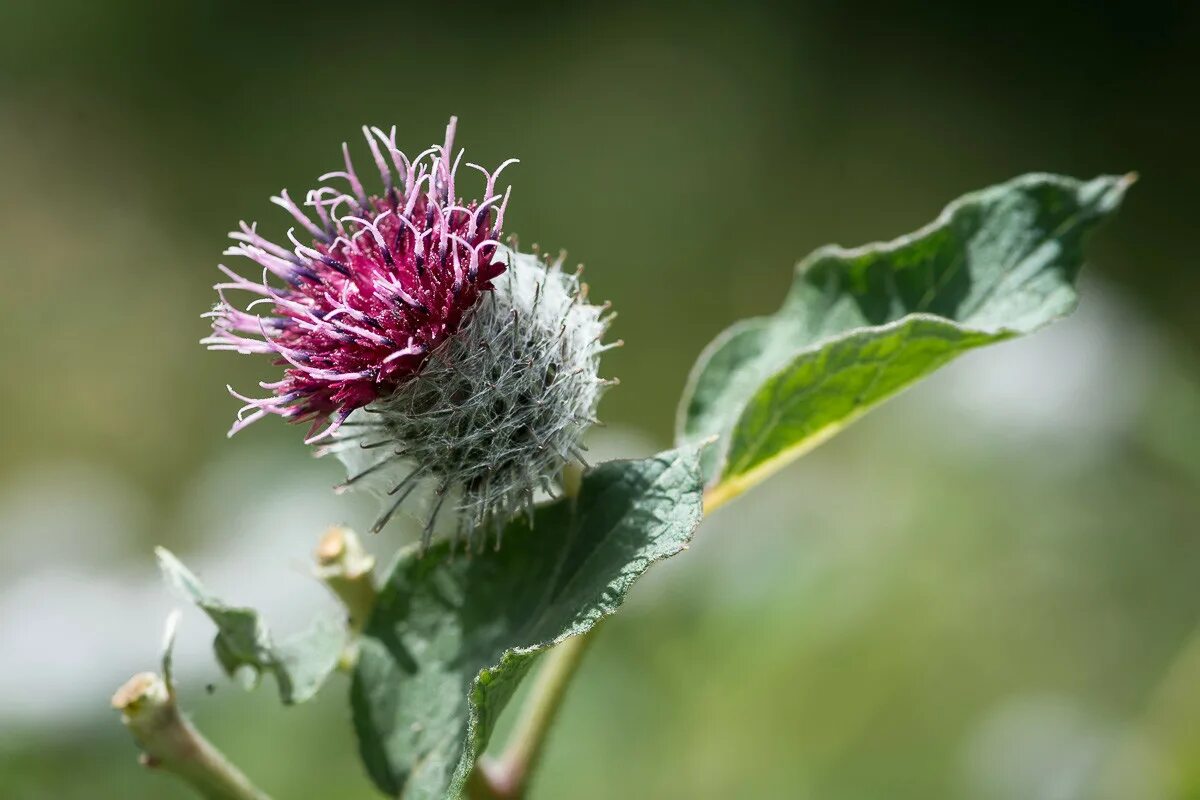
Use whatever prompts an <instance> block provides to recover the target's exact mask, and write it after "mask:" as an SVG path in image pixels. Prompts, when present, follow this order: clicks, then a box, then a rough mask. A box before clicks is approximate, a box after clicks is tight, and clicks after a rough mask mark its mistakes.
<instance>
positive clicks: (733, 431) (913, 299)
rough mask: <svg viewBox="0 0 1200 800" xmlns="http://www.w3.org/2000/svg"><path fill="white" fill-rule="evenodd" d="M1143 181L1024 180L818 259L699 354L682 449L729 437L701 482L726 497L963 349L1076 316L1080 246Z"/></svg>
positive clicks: (684, 411)
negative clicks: (774, 303)
mask: <svg viewBox="0 0 1200 800" xmlns="http://www.w3.org/2000/svg"><path fill="white" fill-rule="evenodd" d="M1131 182H1132V176H1129V177H1112V176H1105V177H1100V178H1096V179H1095V180H1091V181H1087V182H1083V181H1078V180H1075V179H1073V178H1067V177H1061V176H1056V175H1025V176H1023V177H1020V178H1017V179H1015V180H1013V181H1010V182H1008V183H1005V184H1001V185H999V186H993V187H991V188H989V189H984V190H983V191H980V192H976V193H973V194H969V195H966V196H965V197H962V198H960V199H959V200H957V201H955V202H954V203H952V204H951V205H949V206H948V207H947V208H946V209H945V211H943V212H942V214H941V215H940V216H939V217H938V218H937V220H936V221H934V222H933V223H932V224H930V225H928V226H927V227H925V228H922V229H921V230H919V231H917V232H915V233H912V234H910V235H908V236H903V237H901V238H899V239H896V240H895V241H891V242H886V243H881V244H872V245H868V246H866V247H860V248H857V249H853V250H846V249H843V248H840V247H836V246H829V247H823V248H821V249H819V250H817V251H816V252H814V253H813V254H812V255H810V256H809V257H808V258H806V259H804V261H802V262H801V263H800V264H799V265H798V266H797V267H796V274H795V279H794V281H793V284H792V288H791V290H790V292H789V293H788V296H787V299H786V300H785V301H784V304H783V308H781V309H780V310H779V311H778V312H776V313H775V314H773V315H771V316H769V317H760V318H757V319H750V320H745V321H743V322H740V323H737V324H735V325H734V326H733V327H731V328H729V329H728V330H726V331H725V332H724V333H722V334H721V335H720V336H718V337H717V338H716V339H715V340H714V341H713V342H712V343H711V344H710V345H709V346H708V348H707V349H706V350H705V351H704V353H703V354H702V355H701V357H700V360H699V361H698V362H697V364H696V366H695V367H694V368H693V370H692V375H691V378H690V380H689V382H688V388H687V390H686V392H685V393H684V397H683V400H682V403H681V404H680V410H679V420H678V440H679V441H680V442H681V443H687V442H698V441H701V440H703V439H706V438H708V437H711V436H714V435H715V436H719V437H720V446H718V447H714V448H710V449H709V451H708V452H707V453H706V454H705V457H704V473H705V477H706V479H708V480H710V481H714V482H719V483H720V486H719V488H718V489H717V490H716V494H717V495H718V496H720V497H721V499H725V498H727V497H728V496H732V495H735V494H737V493H738V492H740V491H741V490H743V489H744V488H746V487H747V486H749V485H752V484H754V483H756V482H757V481H759V480H761V479H762V478H764V477H766V476H767V475H769V474H770V473H772V472H774V471H775V470H777V469H778V468H779V467H781V466H782V465H783V464H785V463H787V462H788V461H790V460H791V459H793V458H795V457H797V456H799V455H800V454H802V453H803V452H806V451H807V450H809V449H811V448H812V447H815V446H816V445H817V444H820V443H821V442H822V441H824V440H825V439H827V438H829V436H831V435H832V434H834V433H836V432H837V431H839V430H840V429H841V428H843V427H844V426H845V425H847V424H848V423H850V422H851V421H853V420H854V419H855V418H857V417H858V416H860V415H861V414H863V413H865V412H866V411H868V410H869V409H870V408H872V407H873V406H874V405H876V404H878V403H880V402H882V401H883V400H885V399H887V398H888V397H890V396H891V395H893V394H895V393H896V392H898V391H900V390H901V389H903V388H904V387H906V386H908V385H909V384H911V383H913V382H914V381H916V380H918V379H919V378H921V377H923V376H924V375H927V374H929V373H930V372H931V371H933V370H934V369H936V368H938V367H940V366H941V365H943V364H945V363H946V362H947V361H949V360H951V359H952V358H954V357H955V356H957V355H959V354H960V353H963V352H965V351H967V350H970V349H971V348H974V347H979V346H981V345H985V344H989V343H992V342H997V341H1001V340H1003V339H1007V338H1009V337H1012V336H1016V335H1019V334H1023V333H1029V332H1031V331H1033V330H1036V329H1037V328H1039V327H1041V326H1043V325H1045V324H1046V323H1048V322H1050V321H1052V320H1054V319H1056V318H1058V317H1060V316H1062V315H1064V314H1066V313H1068V312H1069V311H1071V310H1072V309H1073V308H1074V306H1075V302H1076V294H1075V288H1074V283H1075V278H1076V276H1077V275H1078V273H1079V268H1080V266H1081V265H1082V262H1083V250H1082V246H1083V240H1084V237H1085V236H1086V234H1087V233H1088V232H1089V231H1091V230H1092V229H1093V228H1095V227H1096V225H1098V224H1099V223H1100V222H1102V221H1103V220H1104V219H1105V218H1106V217H1108V216H1110V215H1111V214H1112V213H1114V212H1115V211H1116V209H1117V207H1118V206H1119V205H1120V202H1121V198H1122V196H1123V195H1124V193H1125V190H1126V189H1127V188H1128V186H1129V184H1130V183H1131Z"/></svg>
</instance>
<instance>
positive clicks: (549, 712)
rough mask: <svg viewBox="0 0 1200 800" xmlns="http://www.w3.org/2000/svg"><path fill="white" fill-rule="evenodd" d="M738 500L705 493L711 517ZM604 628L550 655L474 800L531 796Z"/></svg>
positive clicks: (716, 491)
mask: <svg viewBox="0 0 1200 800" xmlns="http://www.w3.org/2000/svg"><path fill="white" fill-rule="evenodd" d="M737 495H738V492H736V491H729V490H727V488H726V487H724V486H723V485H722V484H718V485H716V486H713V487H711V488H710V489H709V490H708V491H706V492H705V493H704V515H705V516H707V515H709V514H711V513H712V512H713V511H715V510H716V509H718V508H720V507H721V506H723V505H725V503H727V502H729V501H730V500H732V499H733V498H734V497H736V496H737ZM599 627H600V626H599V624H597V625H595V626H593V627H592V629H591V630H589V631H588V632H587V633H583V634H580V635H579V636H573V637H571V638H570V639H567V640H566V641H565V642H562V643H561V644H559V645H558V646H557V647H555V648H554V649H553V650H551V651H550V652H549V654H547V661H546V663H545V664H543V665H542V667H541V668H540V669H539V670H538V674H537V681H536V683H534V685H533V688H532V689H531V690H530V692H529V696H528V697H527V698H526V699H525V706H524V708H522V709H521V718H520V721H519V722H518V723H517V727H516V729H515V730H514V731H513V734H512V738H511V739H510V741H509V744H508V747H507V748H506V749H505V751H504V754H503V755H502V756H501V757H500V758H499V759H498V760H497V761H494V762H493V761H489V760H487V759H486V758H485V759H481V760H480V763H478V764H476V765H475V770H474V771H473V772H472V774H471V779H470V782H469V783H468V785H467V794H468V796H469V797H470V798H472V800H521V798H523V797H525V793H526V792H527V791H528V790H529V778H530V776H531V775H532V773H533V770H534V768H535V767H536V766H537V762H538V758H539V757H540V756H541V754H542V750H543V748H544V747H545V745H546V736H547V734H548V733H549V732H550V728H551V726H552V725H553V724H554V719H555V717H557V716H558V711H559V709H560V708H561V707H562V701H563V697H564V696H565V695H566V692H567V687H568V686H569V685H570V683H571V679H572V678H573V677H574V676H575V672H576V671H577V670H578V669H579V665H580V663H581V662H582V661H583V654H584V652H586V651H587V647H588V645H589V644H590V643H591V641H592V639H594V638H595V635H596V631H597V630H598V629H599Z"/></svg>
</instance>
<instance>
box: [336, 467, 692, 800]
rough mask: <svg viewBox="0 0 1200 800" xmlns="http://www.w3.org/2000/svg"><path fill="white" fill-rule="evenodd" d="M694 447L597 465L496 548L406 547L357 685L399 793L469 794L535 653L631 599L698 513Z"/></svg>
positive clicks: (373, 622) (390, 785) (366, 735)
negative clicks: (573, 491)
mask: <svg viewBox="0 0 1200 800" xmlns="http://www.w3.org/2000/svg"><path fill="white" fill-rule="evenodd" d="M701 489H702V487H701V479H700V469H699V462H698V454H697V450H696V449H695V448H691V447H687V448H683V449H680V450H674V451H670V452H666V453H661V454H659V455H658V456H655V457H653V458H649V459H646V460H643V461H614V462H609V463H607V464H602V465H601V466H599V467H597V468H596V469H594V470H591V471H590V472H588V473H587V474H586V475H585V476H584V478H583V482H582V486H581V488H580V490H579V493H578V495H577V496H576V497H575V498H574V499H566V498H564V499H560V500H558V501H556V502H553V503H550V504H547V505H544V506H541V507H539V508H538V509H537V511H536V512H535V519H534V525H533V527H532V528H531V527H530V526H529V524H528V522H527V521H525V520H524V519H521V520H517V521H514V522H512V523H510V524H509V526H508V528H507V529H506V530H505V533H504V539H503V542H504V545H503V547H502V548H501V549H500V550H499V551H498V552H488V553H484V554H480V555H475V556H470V557H468V556H464V555H462V554H459V555H457V556H455V555H454V554H453V551H452V548H451V546H450V545H449V544H448V543H446V542H441V543H438V544H435V545H434V546H433V547H431V548H430V549H429V551H428V552H427V553H426V554H425V555H424V556H421V555H419V553H418V552H417V551H415V550H409V551H406V552H404V553H402V554H401V555H400V557H399V559H398V560H397V563H396V564H395V566H394V567H393V568H392V570H391V573H390V575H389V576H388V579H387V583H386V585H385V586H384V588H383V589H382V590H381V592H380V594H379V598H378V600H377V602H376V605H375V610H374V613H373V614H372V616H371V618H370V620H369V621H368V623H367V626H366V630H365V631H364V633H363V637H362V640H361V642H360V650H359V658H358V664H357V666H356V668H355V673H354V681H353V684H352V688H351V701H352V705H353V708H354V724H355V728H356V730H357V732H358V737H359V746H360V750H361V752H362V756H363V760H364V762H365V763H366V766H367V770H368V772H369V773H370V774H371V777H372V778H373V779H374V781H375V783H376V784H377V785H378V786H379V787H380V789H382V790H383V791H384V792H386V793H387V794H390V795H400V794H401V792H403V795H404V797H405V798H441V797H457V796H458V795H459V794H460V793H461V791H462V787H463V783H464V781H465V780H466V779H467V777H468V775H469V773H470V770H471V767H472V765H473V764H474V763H475V760H476V758H477V757H478V756H479V754H480V753H481V752H482V751H483V749H484V747H485V746H486V745H487V741H488V737H489V736H490V735H491V732H492V728H493V725H494V724H495V721H496V718H497V716H498V715H499V714H500V711H501V710H502V709H503V708H504V705H505V703H507V702H508V699H509V698H510V697H511V695H512V693H513V690H514V689H515V688H516V686H517V684H518V683H519V681H520V679H521V678H522V677H523V676H524V675H525V673H526V671H527V670H528V669H529V666H530V665H531V663H532V662H533V660H534V659H535V658H536V657H537V656H538V654H540V653H542V652H543V651H545V650H546V649H548V648H550V647H552V646H553V645H555V644H557V643H559V642H561V641H563V640H564V639H567V638H568V637H571V636H578V635H580V634H582V633H585V632H587V631H588V630H589V629H591V628H592V626H594V625H595V624H596V623H597V622H598V621H599V620H600V619H601V618H602V617H605V616H607V615H609V614H612V613H613V612H615V611H616V610H617V608H618V607H619V606H620V605H621V602H622V601H623V600H624V598H625V593H626V592H627V591H628V589H629V587H630V585H631V584H632V583H633V582H634V580H636V579H637V578H638V576H640V575H641V574H642V573H643V572H644V571H645V570H646V569H647V567H649V566H650V565H651V564H652V563H654V562H655V561H658V560H659V559H662V558H666V557H668V556H671V555H674V554H675V553H678V552H679V551H681V550H683V549H684V548H685V547H687V544H688V541H689V540H690V538H691V535H692V531H693V530H694V529H695V527H696V525H697V524H698V523H699V521H700V515H701Z"/></svg>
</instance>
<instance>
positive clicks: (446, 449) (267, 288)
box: [204, 118, 619, 545]
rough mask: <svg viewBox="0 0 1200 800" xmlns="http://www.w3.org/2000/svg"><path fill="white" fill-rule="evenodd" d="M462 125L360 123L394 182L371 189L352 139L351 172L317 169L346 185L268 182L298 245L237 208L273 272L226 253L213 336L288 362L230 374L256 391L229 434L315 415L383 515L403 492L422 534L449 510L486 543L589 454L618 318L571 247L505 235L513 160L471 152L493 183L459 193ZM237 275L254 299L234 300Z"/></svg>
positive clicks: (472, 538) (249, 241)
mask: <svg viewBox="0 0 1200 800" xmlns="http://www.w3.org/2000/svg"><path fill="white" fill-rule="evenodd" d="M454 129H455V120H454V119H453V118H452V119H451V120H450V124H449V126H447V129H446V140H445V144H443V145H441V146H434V147H432V148H430V149H428V150H426V151H425V152H423V153H421V154H420V155H418V156H417V157H416V158H414V159H411V160H410V159H408V158H407V157H406V156H405V155H404V154H403V153H402V152H400V151H399V150H398V149H397V148H396V131H395V128H393V129H392V130H391V132H390V134H387V135H385V134H384V133H383V131H381V130H379V129H378V128H372V129H370V130H367V129H366V128H364V129H363V133H364V135H365V136H366V139H367V144H368V146H369V147H370V150H371V154H372V156H373V158H374V161H375V164H376V166H377V167H378V168H379V174H380V178H381V181H382V184H383V189H382V193H381V194H379V195H368V194H367V193H366V190H365V189H364V188H363V185H362V183H361V182H360V181H359V179H358V176H357V174H356V173H355V171H354V168H353V166H352V164H351V162H350V156H349V151H348V148H346V146H345V145H343V146H342V149H343V154H344V157H345V170H344V171H338V172H332V173H329V174H327V175H324V176H322V178H321V180H322V181H325V180H328V179H339V180H344V181H345V182H346V183H347V184H348V185H349V188H350V191H349V192H342V191H340V190H338V189H335V188H333V187H331V186H322V187H320V188H318V189H315V190H313V191H310V192H309V193H308V194H307V197H306V200H305V205H306V206H307V207H308V208H309V209H311V211H310V213H305V212H304V211H302V210H301V209H300V207H299V206H297V205H296V204H295V203H294V202H293V201H292V199H291V198H290V197H289V196H288V193H287V192H286V191H284V192H282V193H281V194H280V196H279V197H275V198H272V200H273V201H274V202H275V203H276V204H277V205H280V206H282V207H283V208H284V209H285V210H287V211H288V212H289V213H290V214H291V215H292V216H293V217H294V218H295V219H296V221H297V222H298V223H299V224H300V225H301V227H302V228H303V230H304V233H303V234H301V235H299V236H298V235H297V233H296V231H295V229H292V230H291V231H289V232H288V238H289V240H290V242H291V245H292V247H291V248H290V249H289V248H287V247H283V246H280V245H279V244H276V243H274V242H271V241H269V240H267V239H265V238H264V237H262V236H260V235H259V234H258V232H257V230H256V227H255V225H247V224H245V223H241V225H240V229H239V230H238V231H235V232H233V233H231V234H230V236H231V237H232V238H233V240H234V242H235V244H234V246H232V247H231V248H229V250H227V251H226V252H227V253H228V254H232V255H238V256H243V257H245V258H248V259H250V260H251V261H253V262H254V263H255V264H256V265H258V267H260V268H261V270H262V279H261V281H256V280H249V279H247V278H245V277H242V276H241V275H238V274H237V273H236V272H233V271H232V270H229V269H227V268H226V267H225V266H224V265H222V266H221V270H222V271H223V272H224V273H225V274H226V275H227V276H228V277H229V282H226V283H220V284H217V287H216V289H217V291H218V293H219V294H220V302H219V303H218V304H217V305H216V307H215V308H214V310H213V311H212V312H211V313H210V314H208V315H207V316H209V317H211V318H212V327H213V332H212V335H211V336H209V337H207V338H206V339H204V342H205V343H206V344H207V345H208V346H209V348H210V349H214V350H234V351H237V352H240V353H265V354H268V355H271V356H274V363H275V364H277V365H278V366H281V367H284V374H283V377H282V378H281V379H280V380H277V381H274V382H264V383H262V384H261V386H262V387H263V388H264V389H267V390H269V391H270V392H271V395H270V396H268V397H265V398H259V399H254V398H248V397H243V396H242V395H240V394H237V393H236V392H234V391H233V390H232V389H230V392H231V393H233V394H234V395H235V396H236V397H239V398H240V399H242V400H243V401H245V402H246V405H245V406H244V407H243V408H242V409H241V411H240V412H239V414H238V420H237V422H236V423H235V424H234V426H233V428H232V429H231V430H230V434H231V435H232V434H233V433H235V432H237V431H238V430H240V429H241V428H243V427H245V426H246V425H249V424H250V423H252V422H254V421H255V420H258V419H261V418H262V417H264V416H265V415H267V414H277V415H279V416H282V417H284V418H286V419H288V420H291V421H296V422H311V423H312V430H311V431H310V435H309V438H308V439H307V441H309V442H313V441H316V440H317V439H321V438H324V437H332V438H331V439H330V441H329V442H327V443H326V444H325V445H324V446H323V447H321V448H320V450H318V455H324V454H326V453H331V452H335V453H337V455H338V456H339V458H340V459H341V460H342V461H343V462H344V464H345V465H346V467H347V470H348V471H349V477H348V479H347V480H346V482H345V483H344V484H343V485H342V487H340V488H348V487H353V488H366V489H369V490H372V491H374V492H375V493H376V494H378V495H379V496H380V497H382V498H383V500H384V504H383V508H382V512H381V514H380V516H379V517H378V519H377V521H376V523H375V526H374V529H375V530H376V531H378V530H380V529H381V528H382V527H383V526H384V525H385V524H386V523H387V522H388V520H389V519H391V518H392V516H393V515H394V514H395V512H396V511H397V510H398V509H399V508H400V507H401V506H402V505H404V504H405V503H406V502H407V504H408V505H407V508H408V509H409V510H410V511H412V512H413V513H414V514H415V515H416V516H418V517H422V518H423V519H424V520H425V529H424V536H423V539H422V541H423V542H424V543H426V544H427V543H428V541H429V538H430V536H431V535H432V534H433V532H434V531H435V529H437V530H441V529H444V527H445V525H446V524H447V522H446V521H447V520H448V521H449V522H450V523H451V524H453V526H454V527H453V531H454V534H455V537H456V539H457V538H459V537H462V536H463V535H464V532H465V536H466V538H467V541H468V544H482V542H483V539H484V537H486V534H487V531H488V530H495V531H496V533H497V539H496V544H497V545H499V532H500V531H501V530H502V529H503V525H504V523H505V522H506V521H507V520H508V518H509V517H511V515H512V514H513V512H514V511H516V510H517V509H520V508H525V509H526V510H527V511H528V512H529V513H530V514H531V515H532V509H533V502H534V499H535V496H536V495H538V494H540V493H549V494H553V492H554V490H555V485H556V481H557V479H558V476H559V474H560V473H561V470H562V469H563V467H564V465H565V464H566V463H567V462H569V461H572V460H578V461H582V460H583V458H582V455H581V452H580V451H581V450H582V449H583V447H582V445H581V443H580V439H581V438H582V435H583V432H584V430H585V429H586V428H587V426H588V425H589V424H590V423H592V422H594V421H595V419H594V415H595V412H596V405H597V403H598V401H599V398H600V394H601V392H602V390H603V388H604V386H605V385H606V384H607V383H608V382H607V381H603V380H601V379H600V378H599V372H598V371H599V358H600V353H602V352H603V351H604V350H606V349H609V347H612V346H614V345H608V346H605V345H602V344H601V342H600V339H601V337H602V336H603V334H604V331H605V329H606V328H607V326H608V320H609V319H611V317H609V318H608V319H605V318H603V314H604V311H605V309H606V308H607V305H605V306H594V305H591V304H589V303H588V302H587V286H586V285H585V284H581V283H580V281H579V275H578V273H577V272H576V273H567V272H564V271H563V258H564V257H565V256H560V257H559V258H558V259H557V260H554V261H552V262H551V263H546V262H545V261H544V260H543V259H542V258H541V257H540V256H539V255H537V254H536V248H535V254H534V255H527V254H521V253H518V252H516V250H515V249H513V248H510V247H506V246H505V245H503V244H501V242H500V236H501V233H500V232H501V228H502V224H503V221H504V211H505V208H506V206H507V203H508V196H509V192H508V191H505V192H504V194H503V196H501V195H498V194H495V181H496V177H497V176H498V175H499V173H500V171H501V170H502V169H504V167H505V166H507V165H508V164H510V163H512V161H514V160H515V159H514V160H510V161H506V162H504V164H501V165H500V166H499V167H498V168H497V169H496V170H495V171H493V172H490V173H489V172H488V171H486V170H484V169H483V168H481V167H476V166H475V165H474V164H468V165H467V166H470V167H475V168H476V169H478V170H479V171H480V172H482V173H483V175H484V179H485V182H486V186H485V190H484V195H483V199H482V200H480V201H473V202H469V203H464V201H462V200H460V199H458V198H457V196H456V195H455V176H456V174H457V169H458V165H459V162H460V161H461V158H462V153H461V152H460V153H459V155H458V156H457V157H454V158H453V159H452V158H451V148H452V144H453V138H454ZM385 153H386V154H387V156H388V158H390V165H389V162H388V160H385V156H384V154H385ZM393 168H394V172H393ZM302 238H303V241H302ZM513 247H514V248H515V244H514V245H513ZM268 273H271V275H273V276H274V280H272V279H271V278H270V277H269V276H268ZM233 290H241V291H245V292H249V293H250V294H252V295H257V296H258V299H256V300H254V301H253V302H251V303H250V304H249V305H248V306H247V307H246V308H245V309H244V310H243V309H239V308H236V307H235V306H233V305H232V304H231V303H229V302H228V301H227V300H226V297H225V292H226V291H233ZM259 309H261V311H260V310H259ZM260 314H261V315H260ZM618 344H619V343H618ZM322 425H324V426H325V427H324V430H323V431H322V432H321V433H319V434H317V433H316V431H318V430H319V429H320V428H321V426H322ZM447 512H449V513H447ZM439 516H440V517H441V518H442V520H443V522H442V523H440V524H439ZM480 532H482V535H480Z"/></svg>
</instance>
